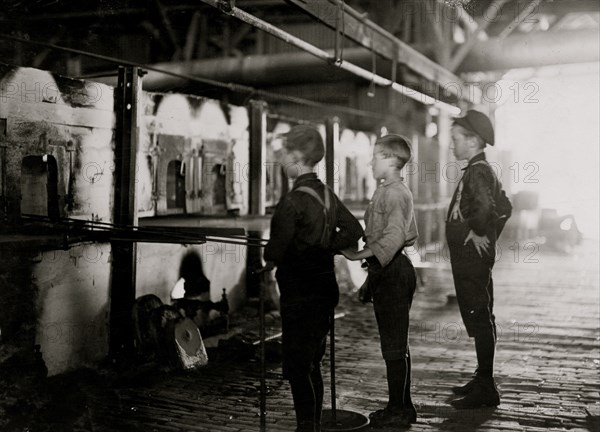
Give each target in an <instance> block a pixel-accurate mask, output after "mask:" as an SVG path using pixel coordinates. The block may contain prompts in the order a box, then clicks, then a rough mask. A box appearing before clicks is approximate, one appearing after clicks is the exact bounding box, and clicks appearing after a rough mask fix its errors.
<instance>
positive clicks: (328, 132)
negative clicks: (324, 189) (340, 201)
mask: <svg viewBox="0 0 600 432" xmlns="http://www.w3.org/2000/svg"><path fill="white" fill-rule="evenodd" d="M339 140H340V120H339V119H338V118H337V117H333V118H329V119H327V121H326V122H325V182H326V183H327V186H329V187H330V188H331V189H333V190H334V191H335V189H334V184H335V183H336V181H339V179H336V178H335V177H334V174H335V150H334V149H335V148H336V147H337V145H338V142H339Z"/></svg>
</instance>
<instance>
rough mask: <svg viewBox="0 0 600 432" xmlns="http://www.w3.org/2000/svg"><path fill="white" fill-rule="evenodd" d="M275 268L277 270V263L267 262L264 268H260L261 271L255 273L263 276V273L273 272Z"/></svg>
mask: <svg viewBox="0 0 600 432" xmlns="http://www.w3.org/2000/svg"><path fill="white" fill-rule="evenodd" d="M274 268H275V263H274V262H273V261H267V263H266V264H265V266H264V267H263V268H259V269H257V270H255V271H254V273H255V274H262V273H266V272H269V271H271V270H273V269H274Z"/></svg>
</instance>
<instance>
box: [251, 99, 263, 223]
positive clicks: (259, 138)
mask: <svg viewBox="0 0 600 432" xmlns="http://www.w3.org/2000/svg"><path fill="white" fill-rule="evenodd" d="M266 152H267V104H266V102H264V101H250V159H249V160H250V171H249V172H250V178H249V181H250V205H249V207H248V208H249V209H250V214H251V215H264V214H265V195H266V189H267V179H266V176H265V162H266Z"/></svg>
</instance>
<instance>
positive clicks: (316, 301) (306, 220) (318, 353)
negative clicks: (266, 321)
mask: <svg viewBox="0 0 600 432" xmlns="http://www.w3.org/2000/svg"><path fill="white" fill-rule="evenodd" d="M283 149H284V169H285V171H286V175H287V176H288V177H289V178H293V179H294V186H293V188H292V190H291V191H290V192H289V193H288V194H287V195H285V196H284V197H282V198H281V200H280V202H279V204H278V205H277V207H276V209H275V213H274V214H273V218H272V219H271V234H270V240H269V243H268V244H267V246H266V248H265V251H264V259H265V261H267V265H266V267H265V270H270V269H273V268H274V267H275V266H277V272H276V275H275V277H276V279H277V283H278V285H279V290H280V292H281V297H280V303H281V324H282V332H283V336H282V351H283V374H284V377H285V378H286V379H288V380H289V382H290V387H291V390H292V398H293V400H294V409H295V411H296V421H297V429H296V430H297V431H298V432H317V431H320V430H321V428H320V421H321V410H322V406H323V379H322V377H321V368H320V366H321V360H322V359H323V355H324V354H325V341H326V336H327V332H328V330H329V323H330V321H329V320H330V319H333V311H334V308H335V306H336V305H337V303H338V299H339V287H338V284H337V280H336V277H335V271H334V260H333V258H334V254H335V253H336V251H339V250H341V249H345V248H348V247H356V244H357V241H358V239H359V238H360V237H361V236H362V234H363V230H362V227H361V225H360V223H359V222H358V221H357V220H356V218H354V216H352V213H350V211H349V210H348V209H347V208H346V207H345V206H344V205H343V204H342V202H341V201H340V200H339V199H338V197H337V196H336V195H335V194H334V193H333V191H331V189H329V188H328V187H327V186H325V185H324V184H323V183H322V182H321V181H320V180H319V179H318V178H317V175H316V174H315V173H314V167H315V165H316V164H317V163H318V162H319V161H320V160H321V159H322V158H323V156H324V154H325V147H324V145H323V139H322V137H321V135H320V133H319V132H318V131H317V130H316V129H315V128H313V127H311V126H307V125H299V126H295V127H293V128H292V129H291V130H290V131H289V132H288V133H287V134H286V136H285V141H284V145H283Z"/></svg>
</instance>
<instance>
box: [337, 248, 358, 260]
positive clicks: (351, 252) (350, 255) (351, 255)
mask: <svg viewBox="0 0 600 432" xmlns="http://www.w3.org/2000/svg"><path fill="white" fill-rule="evenodd" d="M340 252H341V253H342V255H344V256H345V257H346V258H347V259H349V260H350V261H355V260H356V259H357V258H356V255H357V253H358V251H357V250H356V249H354V248H347V249H342V250H341V251H340Z"/></svg>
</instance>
